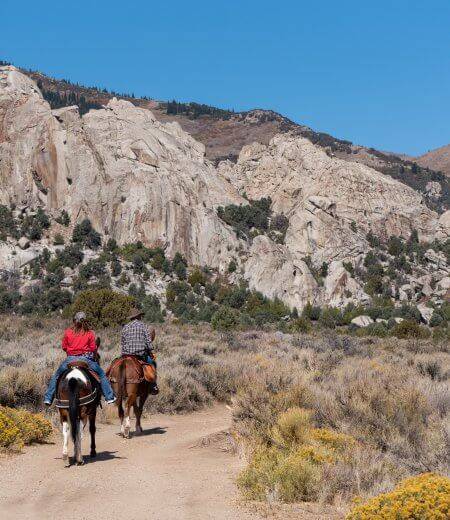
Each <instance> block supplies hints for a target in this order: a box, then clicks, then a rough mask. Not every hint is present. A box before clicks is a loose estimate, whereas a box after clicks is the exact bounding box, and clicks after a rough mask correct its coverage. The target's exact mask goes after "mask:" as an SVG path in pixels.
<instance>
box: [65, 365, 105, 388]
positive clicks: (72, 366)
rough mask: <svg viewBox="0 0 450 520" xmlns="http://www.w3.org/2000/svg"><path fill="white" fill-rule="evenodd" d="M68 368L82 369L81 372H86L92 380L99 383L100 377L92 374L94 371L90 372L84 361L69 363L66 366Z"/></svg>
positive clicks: (95, 373)
mask: <svg viewBox="0 0 450 520" xmlns="http://www.w3.org/2000/svg"><path fill="white" fill-rule="evenodd" d="M67 366H68V367H69V368H82V369H83V370H86V372H87V373H88V374H89V375H90V376H91V377H92V378H93V379H95V381H97V383H100V376H99V375H98V374H97V372H94V370H91V369H90V368H89V365H88V364H87V363H86V361H83V360H81V359H80V360H79V361H71V362H70V363H69V364H68V365H67Z"/></svg>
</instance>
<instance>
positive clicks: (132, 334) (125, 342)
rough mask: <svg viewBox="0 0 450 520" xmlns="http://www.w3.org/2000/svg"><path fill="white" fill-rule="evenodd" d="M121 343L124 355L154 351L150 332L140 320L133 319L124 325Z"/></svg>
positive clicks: (138, 354)
mask: <svg viewBox="0 0 450 520" xmlns="http://www.w3.org/2000/svg"><path fill="white" fill-rule="evenodd" d="M121 344H122V355H124V354H132V355H133V356H145V355H147V354H150V352H151V351H152V340H151V339H150V334H149V333H148V329H147V327H146V326H145V325H144V323H142V321H140V320H133V321H131V322H130V323H127V324H126V325H125V326H124V327H123V329H122V340H121Z"/></svg>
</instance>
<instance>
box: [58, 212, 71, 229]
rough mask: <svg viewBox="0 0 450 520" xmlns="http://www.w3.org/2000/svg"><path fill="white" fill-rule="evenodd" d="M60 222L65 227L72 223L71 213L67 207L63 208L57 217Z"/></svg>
mask: <svg viewBox="0 0 450 520" xmlns="http://www.w3.org/2000/svg"><path fill="white" fill-rule="evenodd" d="M55 220H56V222H58V224H61V225H62V226H64V227H67V226H68V225H69V224H70V217H69V214H68V213H67V211H66V210H65V209H63V210H62V211H61V213H60V215H59V216H58V217H56V218H55Z"/></svg>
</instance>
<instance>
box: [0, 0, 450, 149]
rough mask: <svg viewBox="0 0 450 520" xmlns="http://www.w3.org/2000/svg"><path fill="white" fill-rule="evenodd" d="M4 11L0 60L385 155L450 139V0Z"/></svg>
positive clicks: (101, 4)
mask: <svg viewBox="0 0 450 520" xmlns="http://www.w3.org/2000/svg"><path fill="white" fill-rule="evenodd" d="M316 4H317V5H316ZM0 19H1V32H0V59H6V60H9V61H12V62H13V63H15V64H17V65H19V66H23V67H29V68H33V69H37V70H41V71H42V72H45V73H47V74H50V75H52V76H56V77H64V78H69V79H71V80H73V81H78V82H79V83H83V84H88V85H92V84H95V85H98V86H102V87H106V88H108V89H115V90H118V91H128V92H134V93H135V94H136V95H148V96H151V97H153V98H156V99H163V100H166V99H172V98H175V99H177V100H184V101H198V102H202V103H207V104H211V105H215V106H220V107H224V108H234V109H236V110H246V109H250V108H270V109H273V110H276V111H278V112H281V113H282V114H284V115H286V116H288V117H290V118H291V119H293V120H295V121H297V122H301V123H304V124H307V125H309V126H311V127H312V128H314V129H316V130H321V131H325V132H329V133H331V134H333V135H335V136H337V137H341V138H345V139H349V140H351V141H353V142H356V143H359V144H364V145H368V146H373V147H376V148H379V149H382V150H392V151H398V152H404V153H410V154H420V153H423V152H425V151H427V150H429V149H431V148H436V147H438V146H441V145H443V144H447V143H449V142H450V0H428V1H427V2H425V1H423V0H422V1H415V0H408V1H407V0H389V1H388V0H377V1H371V2H368V1H364V0H340V1H330V0H322V1H319V2H314V1H312V0H309V1H307V2H305V1H303V0H297V1H287V0H280V1H278V2H273V1H271V2H267V1H265V0H248V1H246V0H241V1H240V2H238V1H235V0H227V1H220V0H216V1H213V0H208V1H204V0H201V1H197V0H191V1H190V2H186V1H185V2H182V1H179V0H173V1H171V2H164V1H163V0H160V1H159V2H154V1H152V0H147V1H144V0H139V1H133V0H131V1H128V2H126V1H123V0H122V1H121V2H116V1H108V2H106V1H95V0H91V1H89V2H87V1H85V0H79V1H77V2H55V1H53V2H42V1H36V0H21V1H20V2H19V1H17V0H15V1H11V0H1V2H0Z"/></svg>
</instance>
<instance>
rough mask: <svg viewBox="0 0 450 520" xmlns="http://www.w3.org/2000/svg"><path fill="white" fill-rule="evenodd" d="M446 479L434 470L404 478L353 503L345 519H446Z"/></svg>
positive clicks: (449, 486)
mask: <svg viewBox="0 0 450 520" xmlns="http://www.w3.org/2000/svg"><path fill="white" fill-rule="evenodd" d="M449 518H450V479H449V478H447V477H442V476H440V475H436V474H435V473H423V474H421V475H417V476H415V477H411V478H407V479H405V480H403V481H402V482H400V484H399V485H398V486H397V487H396V488H395V489H394V490H393V491H391V492H390V493H383V494H381V495H378V496H376V497H374V498H372V499H370V500H369V501H367V502H366V503H364V504H360V505H357V506H356V507H355V508H354V509H353V510H352V511H351V512H350V513H349V514H348V515H347V517H346V520H448V519H449Z"/></svg>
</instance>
